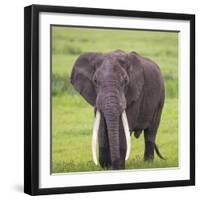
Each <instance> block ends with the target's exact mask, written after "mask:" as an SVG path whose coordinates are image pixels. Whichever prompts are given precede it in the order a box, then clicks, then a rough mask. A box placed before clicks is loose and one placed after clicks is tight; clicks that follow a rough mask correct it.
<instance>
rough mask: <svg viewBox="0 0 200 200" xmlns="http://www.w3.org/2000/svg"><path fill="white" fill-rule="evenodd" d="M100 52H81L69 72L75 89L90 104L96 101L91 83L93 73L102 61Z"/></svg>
mask: <svg viewBox="0 0 200 200" xmlns="http://www.w3.org/2000/svg"><path fill="white" fill-rule="evenodd" d="M101 58H102V55H101V54H100V53H84V54H81V55H80V56H79V57H78V59H77V60H76V62H75V63H74V66H73V69H72V73H71V83H72V85H73V86H74V87H75V89H76V90H77V91H78V92H79V93H80V94H81V95H82V96H83V97H84V98H85V100H86V101H87V102H88V103H90V104H91V105H93V106H94V105H95V102H96V96H97V95H96V90H95V86H94V84H93V80H92V78H93V75H94V72H95V70H96V68H97V67H98V66H99V65H100V63H101V61H102V59H101Z"/></svg>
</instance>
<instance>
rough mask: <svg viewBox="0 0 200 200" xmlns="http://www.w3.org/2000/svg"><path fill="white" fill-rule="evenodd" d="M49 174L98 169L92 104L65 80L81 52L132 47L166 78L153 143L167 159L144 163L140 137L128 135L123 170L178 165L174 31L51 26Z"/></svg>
mask: <svg viewBox="0 0 200 200" xmlns="http://www.w3.org/2000/svg"><path fill="white" fill-rule="evenodd" d="M52 47H53V49H52V53H53V54H52V72H53V74H52V81H53V82H52V94H53V97H52V172H53V173H61V172H80V171H81V172H83V171H98V170H102V169H101V168H100V167H99V166H95V164H94V163H93V162H92V155H91V132H92V124H93V118H94V111H93V108H92V106H90V105H89V104H88V103H86V102H85V100H84V99H83V98H82V97H81V96H80V95H79V94H78V93H77V92H76V91H75V90H74V88H73V87H72V86H71V84H70V82H69V77H70V73H71V70H72V66H73V63H74V62H75V60H76V59H77V57H78V56H79V55H80V54H81V53H82V52H90V51H96V52H109V51H112V50H116V49H122V50H124V51H136V52H138V53H140V54H142V55H143V56H147V57H149V58H151V59H152V60H154V61H155V62H156V63H157V64H158V65H159V66H160V68H161V71H162V73H163V76H164V79H165V87H166V102H165V106H164V110H163V114H162V119H161V124H160V127H159V130H158V136H157V144H158V146H159V149H160V151H161V153H162V154H163V155H164V156H165V157H167V160H160V159H159V158H158V157H157V156H155V160H154V162H151V163H146V162H144V161H143V152H144V140H143V135H141V137H140V138H139V139H136V138H134V136H132V151H131V155H130V158H129V160H128V161H127V162H126V169H143V168H164V167H176V166H178V110H177V109H178V33H166V32H147V31H127V30H126V31H124V30H120V31H119V30H103V29H102V30H101V29H80V28H64V27H54V28H53V29H52Z"/></svg>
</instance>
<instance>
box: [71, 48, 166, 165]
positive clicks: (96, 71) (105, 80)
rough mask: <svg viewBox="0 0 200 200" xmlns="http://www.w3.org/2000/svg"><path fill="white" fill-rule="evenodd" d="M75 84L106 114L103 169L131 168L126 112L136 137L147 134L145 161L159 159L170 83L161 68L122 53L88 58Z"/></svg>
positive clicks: (77, 69) (77, 68) (78, 65)
mask: <svg viewBox="0 0 200 200" xmlns="http://www.w3.org/2000/svg"><path fill="white" fill-rule="evenodd" d="M71 83H72V84H73V85H74V87H75V88H76V90H77V91H78V92H79V93H80V94H81V95H82V96H83V97H84V98H85V99H86V100H87V102H88V103H90V104H91V105H93V106H94V108H95V110H96V109H98V110H99V111H100V112H101V121H100V128H99V134H98V140H99V163H100V165H101V166H102V167H103V168H108V167H112V169H124V168H125V154H126V138H125V133H124V129H123V125H122V120H121V117H120V116H121V114H122V112H123V110H125V111H126V114H127V118H128V123H129V129H130V132H131V133H132V132H134V135H135V137H136V138H138V137H139V136H140V134H141V133H142V131H144V140H145V150H144V160H153V158H154V150H155V151H156V153H157V154H158V156H159V157H161V158H162V156H161V155H160V153H159V151H158V148H157V146H156V144H155V139H156V133H157V129H158V126H159V122H160V117H161V112H162V108H163V104H164V98H165V97H164V93H165V92H164V82H163V78H162V75H161V72H160V69H159V67H158V66H157V65H156V64H155V63H154V62H153V61H151V60H149V59H147V58H144V57H142V56H141V55H139V54H137V53H135V52H130V53H125V52H123V51H121V50H117V51H114V52H110V53H106V54H101V53H84V54H82V55H80V56H79V58H78V59H77V60H76V62H75V64H74V67H73V70H72V74H71Z"/></svg>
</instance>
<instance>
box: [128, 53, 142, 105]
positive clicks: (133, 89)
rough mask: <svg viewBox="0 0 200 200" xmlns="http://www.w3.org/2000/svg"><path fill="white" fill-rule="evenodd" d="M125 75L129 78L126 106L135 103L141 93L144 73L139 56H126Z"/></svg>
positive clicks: (132, 54)
mask: <svg viewBox="0 0 200 200" xmlns="http://www.w3.org/2000/svg"><path fill="white" fill-rule="evenodd" d="M126 60H127V67H126V68H127V69H126V70H127V74H128V76H129V84H128V87H127V92H126V97H127V104H128V105H130V104H131V103H132V102H136V101H137V100H138V99H139V97H140V96H141V94H142V92H143V86H144V72H143V66H142V63H141V60H140V58H139V55H138V54H137V53H135V52H131V53H128V54H127V59H126Z"/></svg>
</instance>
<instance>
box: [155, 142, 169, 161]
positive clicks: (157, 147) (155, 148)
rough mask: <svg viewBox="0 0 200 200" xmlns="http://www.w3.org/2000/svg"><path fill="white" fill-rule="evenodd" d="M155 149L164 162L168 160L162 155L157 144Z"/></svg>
mask: <svg viewBox="0 0 200 200" xmlns="http://www.w3.org/2000/svg"><path fill="white" fill-rule="evenodd" d="M154 147H155V151H156V154H157V155H158V157H159V158H161V159H163V160H166V158H165V157H163V156H162V154H161V153H160V151H159V149H158V146H157V145H156V144H155V145H154Z"/></svg>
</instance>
